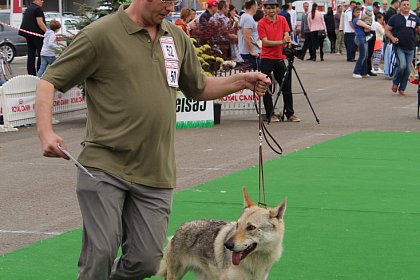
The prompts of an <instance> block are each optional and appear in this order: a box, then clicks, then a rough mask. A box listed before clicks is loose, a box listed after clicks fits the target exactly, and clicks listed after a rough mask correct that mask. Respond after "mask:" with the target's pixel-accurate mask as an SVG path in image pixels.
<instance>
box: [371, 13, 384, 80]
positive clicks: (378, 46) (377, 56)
mask: <svg viewBox="0 0 420 280" xmlns="http://www.w3.org/2000/svg"><path fill="white" fill-rule="evenodd" d="M384 23H385V22H384V16H383V15H382V14H381V13H378V14H377V15H376V21H375V22H374V23H373V28H374V29H375V35H376V41H375V46H374V47H373V71H372V73H374V74H383V73H384V71H383V70H382V69H381V68H379V63H380V62H381V53H382V42H383V40H384V34H385V29H384Z"/></svg>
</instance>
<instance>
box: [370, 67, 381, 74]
mask: <svg viewBox="0 0 420 280" xmlns="http://www.w3.org/2000/svg"><path fill="white" fill-rule="evenodd" d="M372 73H373V74H383V73H384V71H383V70H382V69H381V68H378V70H372Z"/></svg>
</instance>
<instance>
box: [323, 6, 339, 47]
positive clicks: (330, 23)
mask: <svg viewBox="0 0 420 280" xmlns="http://www.w3.org/2000/svg"><path fill="white" fill-rule="evenodd" d="M324 21H325V25H326V27H327V36H328V39H329V40H330V45H331V53H335V42H336V41H337V35H336V34H335V22H334V13H333V9H332V8H331V7H328V10H327V13H326V14H325V15H324Z"/></svg>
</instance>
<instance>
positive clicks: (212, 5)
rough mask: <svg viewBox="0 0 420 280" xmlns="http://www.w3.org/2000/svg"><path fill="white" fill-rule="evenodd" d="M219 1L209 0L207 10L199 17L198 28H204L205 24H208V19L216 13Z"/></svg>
mask: <svg viewBox="0 0 420 280" xmlns="http://www.w3.org/2000/svg"><path fill="white" fill-rule="evenodd" d="M218 4H219V1H217V0H209V1H208V2H207V9H206V11H205V12H204V13H203V14H202V15H201V16H200V19H199V22H200V28H205V26H206V24H207V22H209V20H210V18H211V17H212V16H213V15H214V14H215V13H216V12H217V5H218Z"/></svg>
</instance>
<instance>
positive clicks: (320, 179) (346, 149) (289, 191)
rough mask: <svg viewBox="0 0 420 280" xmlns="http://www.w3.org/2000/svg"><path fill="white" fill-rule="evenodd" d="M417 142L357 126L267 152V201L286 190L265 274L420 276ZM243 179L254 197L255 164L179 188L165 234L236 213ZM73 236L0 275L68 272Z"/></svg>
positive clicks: (47, 244) (414, 137) (4, 266)
mask: <svg viewBox="0 0 420 280" xmlns="http://www.w3.org/2000/svg"><path fill="white" fill-rule="evenodd" d="M419 143H420V133H414V132H411V133H403V132H358V133H354V134H351V135H347V136H345V137H340V138H337V139H333V140H330V141H327V142H324V143H321V144H319V145H316V146H313V147H311V148H307V149H304V150H301V151H298V152H296V153H292V154H288V155H286V156H284V157H281V158H278V159H275V160H271V161H268V162H266V163H265V164H264V167H265V170H264V171H265V181H266V193H267V202H268V204H269V205H270V206H274V205H276V204H277V203H279V202H280V201H281V200H282V199H283V197H284V196H287V197H288V208H287V211H286V215H285V220H286V234H285V240H284V254H283V257H282V259H281V260H280V262H278V263H277V264H276V265H275V266H274V267H273V269H272V271H271V274H270V277H269V279H270V280H277V279H290V280H292V279H293V280H294V279H308V280H309V279H310V280H315V279H319V280H329V279H357V280H362V279H363V280H364V279H368V280H371V279H378V280H379V279H380V280H386V279H390V280H391V279H392V280H396V279H398V280H402V279H410V280H412V279H420V264H419V261H420V209H419V208H420V207H419V204H420V203H419V199H420V184H419V182H420V180H419V179H420V178H419V177H420V172H418V169H419V167H418V165H417V164H418V163H419V161H420V149H419V148H418V147H417V146H418V145H419ZM256 162H257V159H256ZM243 186H245V187H247V188H248V192H249V193H250V194H251V196H252V197H253V198H254V199H255V200H257V199H258V167H257V166H255V167H252V168H249V169H246V170H242V171H239V172H236V173H233V174H231V175H228V176H225V177H222V178H218V179H216V180H214V181H211V182H208V183H205V184H202V185H199V186H197V187H195V188H192V189H190V190H186V191H183V192H179V193H176V194H175V196H174V206H173V212H172V216H171V221H170V228H169V232H168V235H173V234H174V231H175V229H176V227H177V226H178V225H180V224H181V223H182V222H185V221H188V220H192V219H201V218H216V219H228V220H235V219H237V218H238V217H239V215H240V213H241V211H242V196H241V189H242V187H243ZM80 238H81V232H80V230H76V231H73V232H69V233H66V234H63V235H61V236H57V237H55V238H51V239H49V240H46V241H43V242H39V243H36V244H33V245H31V246H29V247H27V248H23V249H21V250H18V251H16V252H12V253H10V254H6V255H5V256H3V257H0V279H11V280H20V279H22V280H23V279H25V280H27V279H34V280H41V279H42V280H47V279H54V280H55V279H60V280H65V279H75V277H76V275H77V272H76V263H77V258H78V255H79V250H80ZM156 279H157V278H156ZM186 279H194V277H193V276H191V275H189V276H188V277H186Z"/></svg>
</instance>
